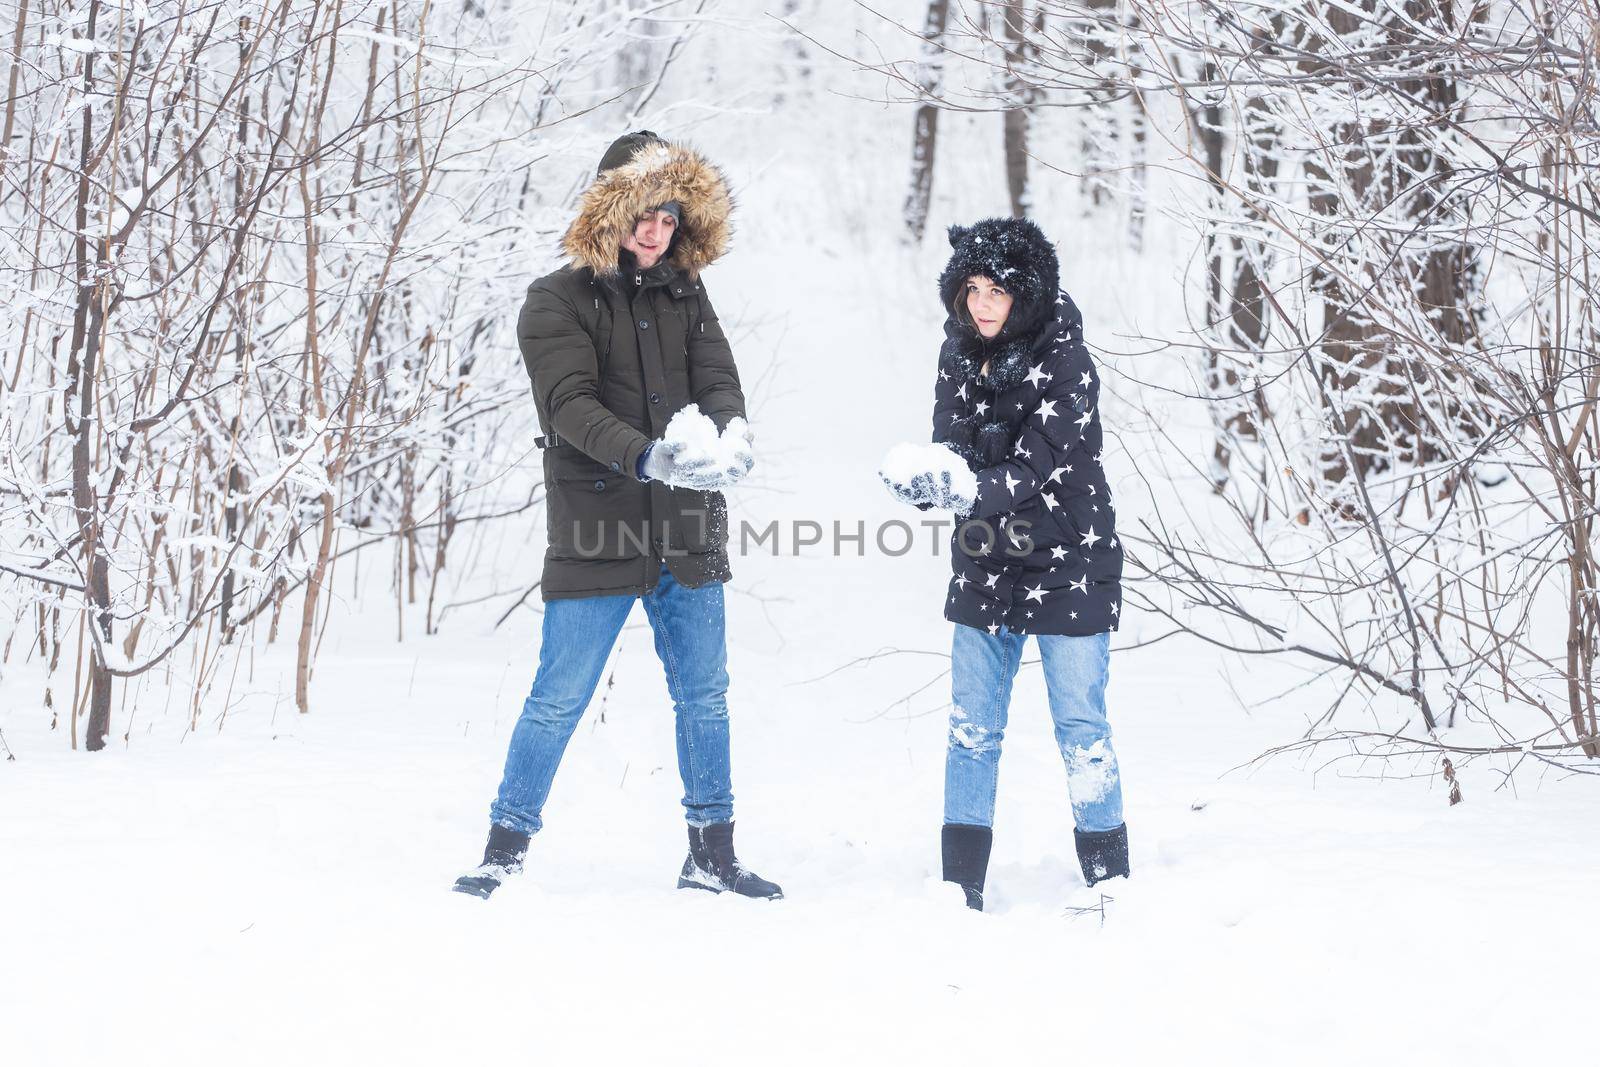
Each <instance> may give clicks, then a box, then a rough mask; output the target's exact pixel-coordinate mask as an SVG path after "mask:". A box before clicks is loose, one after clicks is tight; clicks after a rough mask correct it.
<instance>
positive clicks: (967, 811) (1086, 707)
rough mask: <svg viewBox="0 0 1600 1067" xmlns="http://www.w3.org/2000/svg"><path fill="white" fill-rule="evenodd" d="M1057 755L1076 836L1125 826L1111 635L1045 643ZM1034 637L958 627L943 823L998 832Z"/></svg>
mask: <svg viewBox="0 0 1600 1067" xmlns="http://www.w3.org/2000/svg"><path fill="white" fill-rule="evenodd" d="M1038 640H1039V654H1040V656H1041V658H1042V659H1043V660H1044V680H1045V687H1046V689H1047V690H1048V691H1049V694H1050V717H1051V718H1052V719H1054V720H1055V727H1056V747H1057V748H1059V749H1060V750H1061V757H1062V759H1063V760H1065V762H1066V765H1067V794H1068V796H1069V797H1070V799H1071V802H1072V817H1073V820H1074V821H1075V822H1076V823H1077V825H1078V829H1080V830H1085V831H1093V830H1114V829H1116V828H1117V827H1118V826H1121V825H1122V781H1121V776H1120V775H1119V773H1118V770H1117V754H1116V753H1115V752H1114V751H1112V748H1111V724H1110V723H1108V722H1107V721H1106V678H1107V674H1108V672H1109V669H1110V666H1111V635H1110V634H1109V633H1103V634H1094V635H1092V636H1089V637H1066V636H1063V635H1059V634H1039V635H1038ZM1027 641H1028V635H1027V634H1019V633H1014V632H1012V631H1011V630H1008V629H1007V628H1006V627H1004V626H1002V627H1000V629H999V632H998V633H996V634H990V633H988V632H987V631H984V630H979V629H976V628H975V627H972V626H963V625H961V624H959V623H958V624H957V625H956V633H955V639H954V642H953V644H952V647H951V653H950V682H951V695H952V697H953V700H954V705H955V706H954V707H953V708H951V710H950V739H949V748H948V750H947V752H946V753H945V764H944V821H945V822H947V823H964V824H966V825H968V826H992V825H994V797H995V788H996V786H997V784H998V783H999V780H1000V743H1001V742H1002V741H1003V740H1004V739H1005V734H1006V713H1007V711H1008V709H1009V705H1010V704H1011V682H1012V680H1013V679H1014V678H1016V676H1017V665H1018V664H1019V663H1020V662H1021V661H1022V648H1023V646H1024V645H1025V644H1027Z"/></svg>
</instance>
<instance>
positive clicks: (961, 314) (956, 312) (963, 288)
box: [950, 282, 978, 330]
mask: <svg viewBox="0 0 1600 1067" xmlns="http://www.w3.org/2000/svg"><path fill="white" fill-rule="evenodd" d="M950 315H951V317H952V318H954V319H955V320H956V321H957V322H959V323H960V324H961V325H963V326H965V327H966V328H967V329H969V330H976V329H977V328H978V324H977V323H975V322H973V321H972V315H971V313H970V312H968V311H967V283H966V282H962V283H961V285H960V286H959V287H958V288H957V289H956V295H955V296H953V297H951V298H950Z"/></svg>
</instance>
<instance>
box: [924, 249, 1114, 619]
mask: <svg viewBox="0 0 1600 1067" xmlns="http://www.w3.org/2000/svg"><path fill="white" fill-rule="evenodd" d="M950 243H951V245H952V247H953V248H954V250H955V251H954V254H953V255H952V256H951V258H950V262H949V264H948V265H947V266H946V267H945V270H944V273H943V274H942V275H941V277H940V279H939V291H940V297H941V298H942V299H943V301H944V306H945V308H946V309H947V310H949V309H952V308H953V307H954V306H955V304H954V301H955V300H956V299H957V298H958V297H959V298H960V299H962V300H964V299H965V297H964V295H962V294H963V293H964V290H965V285H966V281H967V279H968V278H969V277H972V276H974V275H980V276H983V277H987V278H990V279H992V280H994V281H996V282H998V283H999V284H1000V285H1001V286H1002V287H1004V288H1005V289H1006V291H1007V292H1008V293H1010V295H1011V296H1012V301H1013V302H1012V307H1011V313H1010V314H1009V315H1008V316H1007V318H1006V324H1005V328H1004V329H1003V330H1002V331H1001V333H1000V335H999V336H998V337H995V338H994V339H992V340H989V341H987V342H986V341H985V340H984V339H983V338H982V337H981V336H979V334H978V333H977V331H976V330H975V329H974V328H973V327H972V326H970V325H968V324H967V323H966V321H965V319H964V318H958V317H956V316H955V315H953V314H952V315H951V317H950V318H949V319H948V320H947V321H946V322H945V342H944V346H943V347H942V348H941V349H940V353H939V372H938V381H937V384H936V386H935V389H934V410H933V440H934V441H935V442H936V443H941V444H945V445H948V446H949V447H950V448H951V449H953V450H954V451H955V452H957V453H958V454H959V455H961V456H962V458H964V459H965V460H966V461H967V465H968V466H969V467H970V468H971V469H972V470H973V471H974V472H975V473H976V475H977V479H978V498H977V503H976V505H975V506H974V507H973V509H972V511H970V512H969V513H967V514H966V515H964V516H958V517H957V526H956V530H955V532H954V534H952V537H951V561H952V563H953V567H954V570H955V577H954V578H953V579H952V580H951V582H950V591H949V598H948V599H947V600H946V602H945V618H947V619H949V620H950V621H952V622H958V623H963V624H965V625H967V626H975V627H980V628H982V629H985V630H988V631H989V632H990V633H994V632H995V631H997V630H998V629H999V627H1000V626H1001V625H1004V626H1006V627H1007V628H1008V629H1010V630H1014V631H1016V632H1018V633H1030V634H1071V635H1088V634H1097V633H1104V632H1106V631H1108V630H1115V629H1116V628H1117V626H1118V623H1119V621H1120V614H1121V611H1122V586H1121V579H1122V547H1121V544H1120V543H1119V542H1118V540H1117V532H1116V513H1115V511H1114V509H1113V507H1112V501H1111V492H1110V489H1109V488H1108V487H1107V485H1106V479H1105V473H1104V471H1103V469H1102V468H1101V465H1100V453H1101V449H1102V441H1101V432H1100V378H1099V375H1098V373H1097V372H1096V371H1095V367H1094V362H1093V361H1092V360H1091V359H1090V357H1089V350H1088V348H1087V347H1086V346H1085V345H1084V343H1083V317H1082V315H1081V314H1079V312H1078V308H1077V306H1076V305H1075V304H1073V302H1072V300H1071V298H1069V297H1068V296H1067V294H1066V293H1064V292H1062V291H1061V290H1060V289H1059V267H1058V266H1057V262H1056V255H1055V250H1054V249H1053V248H1052V247H1051V245H1050V242H1049V240H1048V239H1046V238H1045V236H1044V234H1043V233H1042V232H1040V230H1039V228H1038V227H1037V226H1035V225H1034V224H1033V223H1031V222H1028V221H1027V220H1025V219H986V220H984V221H982V222H979V223H977V224H976V225H974V226H972V227H959V226H953V227H951V229H950ZM985 361H988V363H989V371H988V373H987V374H982V373H981V368H982V367H983V365H984V363H985Z"/></svg>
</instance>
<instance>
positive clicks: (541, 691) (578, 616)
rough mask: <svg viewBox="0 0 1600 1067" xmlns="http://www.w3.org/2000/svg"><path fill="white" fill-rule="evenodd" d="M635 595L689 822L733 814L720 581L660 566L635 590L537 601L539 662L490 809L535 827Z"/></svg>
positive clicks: (507, 820)
mask: <svg viewBox="0 0 1600 1067" xmlns="http://www.w3.org/2000/svg"><path fill="white" fill-rule="evenodd" d="M636 599H642V600H643V601H644V610H645V614H646V615H647V616H649V619H650V628H651V629H652V630H654V631H655V638H656V655H657V656H658V657H659V658H660V660H661V665H662V667H664V668H665V669H666V674H667V691H668V693H669V694H670V695H671V696H672V704H673V707H674V709H675V710H676V713H677V734H678V772H679V774H681V775H682V777H683V793H684V796H683V807H684V810H685V812H686V813H687V816H688V820H689V824H690V825H692V826H706V825H708V824H710V823H719V822H729V821H731V820H732V819H733V785H732V782H731V781H730V771H729V762H728V704H727V692H728V669H727V667H728V646H727V639H726V616H725V615H724V612H723V603H722V584H721V583H720V582H709V583H707V584H706V585H703V586H701V587H700V588H698V589H689V588H686V587H685V586H682V585H679V584H678V582H677V580H676V579H674V578H673V577H672V574H671V573H670V572H669V571H668V570H667V568H666V567H664V566H663V567H662V568H661V577H660V579H659V580H658V581H657V583H656V587H655V588H654V589H652V590H651V591H650V592H649V593H646V594H645V595H644V596H643V597H633V596H629V595H625V594H624V595H621V596H596V597H581V598H576V599H569V600H551V601H549V602H547V603H546V604H545V611H544V633H543V638H542V640H541V644H540V646H539V670H538V673H537V674H536V675H535V676H534V679H533V691H532V692H530V693H529V694H528V699H527V700H526V701H524V702H523V705H522V715H521V717H520V718H518V719H517V725H516V727H515V728H514V729H513V730H512V731H511V749H510V751H508V752H507V753H506V769H505V775H504V776H503V777H502V779H501V782H500V794H499V796H498V797H496V798H495V802H494V804H493V806H491V807H490V809H489V817H490V818H491V819H493V820H494V821H495V822H497V823H499V824H500V825H501V826H506V827H509V828H511V829H513V830H518V831H520V832H522V833H525V834H536V833H538V832H539V829H540V827H542V826H543V825H544V820H543V819H542V818H541V817H540V814H541V812H543V811H544V802H545V799H546V798H547V797H549V795H550V783H551V781H552V780H553V779H554V778H555V774H556V767H557V766H559V765H560V763H561V754H562V753H563V752H565V751H566V748H567V741H568V740H569V739H570V738H571V737H572V731H573V730H574V729H576V728H577V725H578V720H579V719H580V718H582V716H583V710H584V708H586V707H588V705H589V700H590V698H591V697H593V696H594V690H595V686H597V685H598V684H599V682H600V674H601V672H602V671H603V670H604V669H605V665H606V659H607V658H608V657H609V656H610V654H611V646H612V645H614V644H615V643H616V640H617V634H618V633H620V632H621V631H622V624H623V622H624V621H626V619H627V618H628V612H629V611H631V610H632V608H633V602H634V601H635V600H636Z"/></svg>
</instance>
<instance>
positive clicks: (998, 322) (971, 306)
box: [967, 274, 1011, 338]
mask: <svg viewBox="0 0 1600 1067" xmlns="http://www.w3.org/2000/svg"><path fill="white" fill-rule="evenodd" d="M967 314H968V315H971V316H972V322H973V324H974V325H975V326H977V327H978V333H980V334H981V335H983V336H984V337H985V338H989V337H993V336H994V335H995V334H997V333H999V332H1000V328H1001V327H1003V326H1004V325H1005V324H1006V316H1008V315H1010V314H1011V294H1010V293H1008V292H1006V291H1005V290H1004V289H1002V288H1001V287H1000V286H999V284H998V283H996V282H995V281H994V280H993V279H992V278H985V277H984V276H983V275H981V274H975V275H973V276H972V277H970V278H968V279H967Z"/></svg>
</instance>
